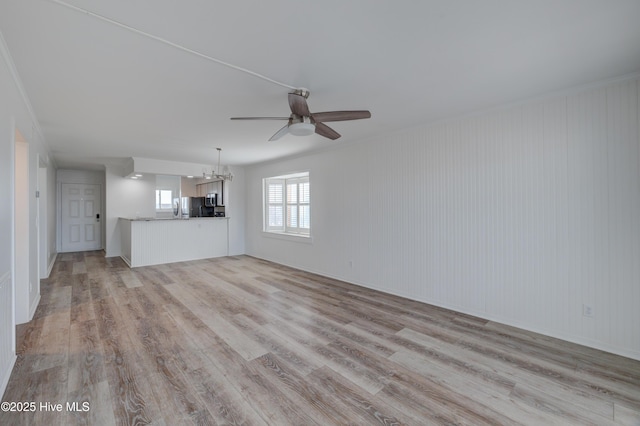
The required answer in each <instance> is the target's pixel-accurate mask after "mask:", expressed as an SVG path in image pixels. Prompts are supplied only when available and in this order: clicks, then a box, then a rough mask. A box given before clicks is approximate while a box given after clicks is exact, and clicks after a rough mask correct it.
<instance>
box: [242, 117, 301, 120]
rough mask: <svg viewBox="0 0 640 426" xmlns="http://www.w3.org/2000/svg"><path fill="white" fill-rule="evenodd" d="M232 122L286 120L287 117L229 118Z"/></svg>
mask: <svg viewBox="0 0 640 426" xmlns="http://www.w3.org/2000/svg"><path fill="white" fill-rule="evenodd" d="M231 119H232V120H288V119H289V117H231Z"/></svg>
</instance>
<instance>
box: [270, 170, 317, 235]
mask: <svg viewBox="0 0 640 426" xmlns="http://www.w3.org/2000/svg"><path fill="white" fill-rule="evenodd" d="M310 202H311V193H310V184H309V173H308V172H305V173H296V174H292V175H285V176H275V177H271V178H266V179H264V231H265V232H273V233H278V234H291V235H296V236H305V237H308V236H309V235H310V233H311V203H310Z"/></svg>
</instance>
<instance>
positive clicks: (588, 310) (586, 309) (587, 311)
mask: <svg viewBox="0 0 640 426" xmlns="http://www.w3.org/2000/svg"><path fill="white" fill-rule="evenodd" d="M582 315H583V316H585V317H588V318H593V307H592V306H591V305H586V304H585V305H582Z"/></svg>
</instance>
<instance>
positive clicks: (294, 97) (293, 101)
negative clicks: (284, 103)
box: [289, 93, 311, 117]
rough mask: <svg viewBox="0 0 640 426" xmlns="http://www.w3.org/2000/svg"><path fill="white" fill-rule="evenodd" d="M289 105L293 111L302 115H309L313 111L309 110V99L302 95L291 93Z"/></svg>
mask: <svg viewBox="0 0 640 426" xmlns="http://www.w3.org/2000/svg"><path fill="white" fill-rule="evenodd" d="M289 107H290V108H291V112H292V113H294V114H296V115H299V116H301V117H309V116H310V115H311V112H309V105H307V100H306V99H305V97H304V96H302V95H298V94H296V93H289Z"/></svg>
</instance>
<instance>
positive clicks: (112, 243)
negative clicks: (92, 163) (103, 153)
mask: <svg viewBox="0 0 640 426" xmlns="http://www.w3.org/2000/svg"><path fill="white" fill-rule="evenodd" d="M105 179H106V215H105V217H106V246H105V247H106V256H107V257H115V256H120V255H121V254H122V253H121V250H120V234H121V231H120V225H119V223H118V218H119V217H129V218H132V217H155V216H156V177H155V175H144V176H143V177H142V178H140V179H135V180H134V179H129V178H124V177H122V171H121V170H120V169H117V168H113V169H112V168H107V170H106V172H105Z"/></svg>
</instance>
